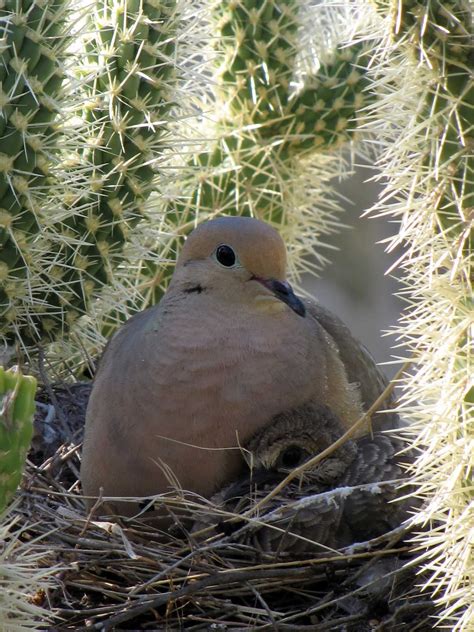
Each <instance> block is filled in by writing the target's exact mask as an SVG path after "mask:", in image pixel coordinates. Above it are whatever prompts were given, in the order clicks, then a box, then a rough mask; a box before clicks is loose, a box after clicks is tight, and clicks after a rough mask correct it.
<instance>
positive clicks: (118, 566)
mask: <svg viewBox="0 0 474 632" xmlns="http://www.w3.org/2000/svg"><path fill="white" fill-rule="evenodd" d="M89 393H90V384H89V383H76V384H73V385H67V384H57V385H54V386H48V387H47V388H45V389H44V390H43V391H42V392H41V393H40V396H39V406H38V410H37V415H36V420H35V426H36V434H35V438H34V441H33V445H32V451H31V454H30V458H29V460H28V463H27V467H26V472H25V477H24V484H23V486H22V490H21V491H20V492H19V498H18V505H17V506H16V509H15V513H16V516H17V519H18V521H19V526H20V528H21V529H22V530H23V531H22V535H21V538H22V540H23V541H29V542H30V543H31V547H32V548H33V549H34V550H36V551H38V552H42V553H43V557H42V560H43V563H44V565H49V566H55V567H57V569H58V570H57V572H56V573H55V574H54V576H53V589H52V590H51V591H50V592H49V594H47V595H45V596H44V599H43V606H44V607H45V608H46V609H47V610H49V611H50V612H51V613H52V615H53V621H55V623H54V624H53V625H48V629H49V630H51V631H52V632H53V631H54V632H56V631H58V632H59V631H62V630H76V631H80V630H94V629H98V630H180V629H186V630H222V631H224V630H229V631H230V630H232V631H238V630H281V631H284V632H286V631H300V630H301V631H311V632H318V631H321V632H323V631H336V632H397V631H402V630H405V631H406V630H409V631H410V632H427V631H428V630H433V628H434V624H435V621H436V619H435V616H436V611H435V608H434V605H433V603H432V601H431V600H430V599H429V598H428V597H427V595H425V594H420V591H419V589H418V588H417V586H418V585H419V584H420V575H419V569H417V568H416V565H415V564H414V563H413V562H411V563H410V561H411V560H413V559H414V553H413V547H412V546H411V545H410V543H409V541H407V536H408V535H409V533H408V530H407V529H406V528H402V527H401V528H399V529H396V530H395V531H393V532H391V533H390V534H387V535H386V536H383V537H379V538H376V539H374V540H371V541H370V542H366V543H359V544H357V545H355V546H353V547H351V548H349V549H344V550H341V551H334V552H332V551H329V552H326V553H324V554H321V551H320V549H319V550H318V549H317V548H316V547H315V554H314V556H313V557H306V558H305V559H289V558H287V557H285V555H284V553H283V554H275V553H272V554H269V553H266V552H265V551H262V550H258V548H257V547H256V546H251V545H249V544H242V543H239V542H238V541H236V540H235V538H233V535H232V534H228V533H227V534H226V530H225V529H222V528H219V526H218V528H217V533H216V531H215V530H214V532H213V533H212V535H210V534H209V533H208V534H206V533H204V534H202V535H201V536H199V534H198V536H196V534H194V533H193V532H191V531H189V530H187V529H186V528H185V527H184V526H183V522H182V520H181V518H180V516H182V515H184V514H186V513H188V514H190V515H196V512H197V513H200V514H201V515H202V514H205V515H206V518H207V521H208V522H209V520H210V519H213V520H214V522H215V523H216V524H217V525H219V521H221V520H222V517H221V516H220V515H219V513H218V511H217V510H216V509H215V508H213V507H212V505H211V504H210V503H208V502H207V503H206V501H205V500H203V499H199V498H195V497H194V498H193V497H184V496H181V495H173V496H167V497H166V499H165V505H166V507H167V508H168V511H169V513H170V515H171V516H172V517H173V519H174V525H173V527H172V528H170V529H168V530H167V531H162V530H159V529H158V528H156V527H154V526H153V525H152V524H150V523H149V522H148V523H147V520H146V514H143V516H142V518H140V519H127V520H125V519H124V520H122V521H115V522H108V521H104V520H99V519H97V518H96V517H94V515H93V514H92V515H87V512H86V510H85V507H84V503H83V500H82V498H81V490H80V483H79V480H78V478H79V470H80V458H81V442H82V433H83V427H84V416H85V409H86V405H87V400H88V397H89ZM247 528H252V525H250V526H249V525H247ZM255 528H256V529H257V528H258V527H257V526H255ZM37 598H38V597H37V596H36V599H37Z"/></svg>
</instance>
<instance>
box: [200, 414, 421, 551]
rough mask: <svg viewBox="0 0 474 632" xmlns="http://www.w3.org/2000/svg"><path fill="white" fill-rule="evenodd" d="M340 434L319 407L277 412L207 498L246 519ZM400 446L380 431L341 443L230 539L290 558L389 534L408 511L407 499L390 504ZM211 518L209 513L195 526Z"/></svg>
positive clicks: (399, 467) (394, 494) (401, 471)
mask: <svg viewBox="0 0 474 632" xmlns="http://www.w3.org/2000/svg"><path fill="white" fill-rule="evenodd" d="M342 431H343V425H342V423H341V421H340V419H338V418H337V416H336V415H335V414H334V413H333V412H332V411H330V410H329V409H328V408H327V407H326V406H322V405H314V404H309V405H304V406H302V407H300V408H298V409H295V410H291V411H287V412H286V413H284V414H280V415H277V416H276V417H275V418H273V419H272V420H271V422H270V423H269V424H268V426H267V427H265V428H263V429H260V430H259V431H258V432H257V433H256V434H255V435H254V437H252V438H251V440H250V441H249V442H248V444H247V445H246V446H245V448H246V449H245V450H244V451H243V454H244V455H245V460H246V462H247V471H244V472H243V473H242V474H241V476H240V477H239V478H238V479H237V480H235V481H234V482H233V483H231V484H230V485H228V486H226V487H224V488H223V489H222V490H221V491H220V492H218V493H217V494H215V495H214V496H213V498H212V499H211V501H212V502H213V503H214V505H215V506H216V507H217V508H218V509H219V510H220V511H222V510H224V511H225V512H230V513H235V514H240V515H242V514H246V515H248V516H251V515H252V512H251V510H252V508H253V507H255V505H256V504H257V503H258V502H259V501H260V500H262V499H263V498H264V497H265V496H266V495H267V494H268V493H269V492H270V491H271V490H272V489H273V488H274V487H275V486H276V485H277V484H278V483H280V482H281V481H282V480H283V479H284V478H285V477H286V476H287V474H288V473H289V472H290V471H291V470H292V469H294V468H295V467H298V466H300V465H302V464H304V463H305V462H307V461H309V460H310V459H311V458H312V457H314V456H315V455H317V454H318V453H320V452H321V451H322V450H324V449H326V448H327V447H329V446H330V445H332V444H333V443H334V441H335V440H336V439H337V438H338V436H340V435H341V434H342ZM401 447H402V446H401V442H398V441H397V440H395V439H393V438H389V437H388V436H386V435H384V434H382V433H380V432H375V433H374V434H373V435H372V436H369V435H367V436H364V437H360V438H358V439H355V440H349V441H347V442H346V443H344V444H342V445H341V446H340V447H339V448H337V449H336V450H335V451H334V452H333V453H332V454H330V455H329V456H328V457H326V458H324V459H323V460H322V461H320V462H318V463H316V464H315V465H314V466H310V467H309V468H308V469H307V470H306V471H304V473H303V475H302V476H300V477H298V478H296V479H293V480H292V481H290V482H289V483H288V484H287V486H286V487H285V488H283V489H282V490H281V491H280V492H279V494H278V495H277V496H275V497H274V498H271V499H270V500H269V501H268V503H267V504H265V505H263V506H262V507H261V508H260V509H259V512H258V523H257V524H255V523H253V524H252V523H251V522H248V523H247V522H244V521H241V522H239V523H238V528H239V529H238V531H236V532H235V535H234V537H235V538H236V539H237V540H239V541H243V542H247V543H252V544H253V545H254V546H256V547H257V548H258V549H260V550H261V551H264V552H267V553H274V552H277V551H278V553H280V554H283V555H284V554H291V555H292V556H294V555H297V554H305V553H309V552H311V553H318V552H319V553H320V552H324V551H327V549H328V548H331V549H337V548H340V547H344V546H348V545H350V544H353V543H354V542H361V541H366V540H369V539H371V538H374V537H377V536H380V535H382V534H384V533H386V532H388V531H391V530H392V529H394V528H395V527H397V526H398V525H399V524H401V523H402V522H403V521H404V520H405V519H406V518H407V517H408V516H409V509H410V507H411V504H412V501H409V500H403V501H397V502H391V501H394V500H395V499H396V498H397V495H398V494H399V492H397V490H398V487H399V482H400V481H402V480H403V478H404V477H405V471H404V469H403V466H402V463H401V461H402V460H403V459H404V457H402V456H399V455H398V453H397V451H398V449H400V448H401ZM211 521H212V517H211V515H210V514H209V515H208V516H207V517H206V521H205V522H201V523H197V525H196V527H195V530H199V529H200V528H202V527H204V526H208V524H210V523H211ZM263 523H265V524H263ZM221 526H222V527H224V528H225V524H224V523H221Z"/></svg>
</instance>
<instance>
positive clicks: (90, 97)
mask: <svg viewBox="0 0 474 632" xmlns="http://www.w3.org/2000/svg"><path fill="white" fill-rule="evenodd" d="M79 17H82V21H83V22H84V23H85V27H84V29H83V31H84V32H85V34H83V33H82V32H81V31H80V30H78V29H77V28H76V27H75V25H74V24H73V19H74V16H71V12H70V10H69V8H68V6H67V5H66V2H65V0H33V2H31V1H30V0H24V1H22V0H18V1H15V2H7V3H6V4H4V5H2V9H1V10H0V36H1V40H0V41H1V49H0V54H1V57H2V64H1V65H0V74H1V76H0V80H1V81H2V84H1V90H0V108H1V117H0V128H1V129H0V131H1V134H2V138H3V142H2V152H3V153H1V154H0V196H1V197H0V242H1V243H2V246H3V248H2V252H1V255H0V318H1V320H0V334H1V335H2V337H3V339H4V340H5V341H7V342H12V341H13V340H20V341H21V342H22V343H23V344H31V343H34V342H38V341H40V340H46V341H47V340H54V339H56V338H58V337H59V336H60V335H62V334H63V333H64V332H65V331H67V330H68V328H69V327H70V326H71V325H72V324H73V323H74V321H75V320H76V319H77V317H78V316H79V315H81V314H83V313H85V312H86V311H87V308H88V305H89V304H90V303H91V301H92V300H93V299H94V298H95V297H96V296H97V295H98V294H99V291H100V289H101V287H102V286H103V285H104V284H107V283H110V282H111V280H112V278H113V274H114V269H115V268H116V267H117V265H118V264H119V263H121V262H122V261H123V256H122V250H123V246H124V244H125V243H126V242H127V240H128V239H129V232H130V230H131V229H133V227H134V226H135V225H136V223H137V221H138V219H140V218H141V216H142V215H143V205H144V201H145V200H146V198H147V196H148V195H149V193H150V191H151V188H152V180H153V175H154V171H153V168H152V162H153V161H154V160H155V157H156V155H157V153H158V152H161V153H162V152H163V151H164V146H163V135H164V132H165V130H166V123H167V121H168V120H169V117H167V114H168V113H169V108H170V106H171V96H170V87H172V85H173V81H174V72H175V60H174V50H175V45H176V24H177V21H178V19H179V11H178V9H177V6H176V2H175V0H143V1H141V2H138V1H137V2H135V1H133V0H128V1H126V0H123V1H121V0H117V1H115V0H103V2H99V3H97V4H96V5H95V6H94V10H93V11H92V15H91V16H90V17H87V18H84V16H79ZM74 29H75V30H76V33H75V41H74V42H73V44H74V46H75V48H76V53H77V55H72V59H76V58H81V57H84V49H85V50H86V51H87V63H85V64H84V63H82V60H81V66H80V68H77V67H72V68H71V67H68V66H67V65H66V61H67V60H68V59H69V57H70V56H71V55H70V53H69V52H68V51H67V50H66V49H67V46H68V45H69V44H70V41H71V37H72V33H73V30H74ZM87 33H91V35H90V36H88V35H87ZM78 42H79V44H83V46H84V49H82V48H81V49H80V51H79V52H78V51H77V48H78ZM79 48H80V46H79ZM68 55H69V57H68ZM65 74H67V82H65V81H64V76H65ZM78 75H79V76H80V78H79V79H78V78H77V77H78ZM73 91H76V92H78V96H77V98H76V108H80V109H79V110H76V114H79V113H81V112H80V110H82V112H85V113H84V114H83V116H82V124H80V125H79V126H77V117H76V121H74V123H75V125H76V128H73V129H69V127H68V125H69V124H68V120H69V119H70V118H71V114H72V113H73V109H72V105H71V104H70V94H71V93H72V92H73ZM72 133H74V135H72ZM120 298H121V299H122V300H125V297H123V296H122V297H120Z"/></svg>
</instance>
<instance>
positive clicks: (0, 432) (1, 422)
mask: <svg viewBox="0 0 474 632" xmlns="http://www.w3.org/2000/svg"><path fill="white" fill-rule="evenodd" d="M35 392H36V379H35V378H34V377H31V376H25V375H22V374H21V373H20V371H18V369H17V368H16V367H15V368H13V369H10V370H8V371H6V370H5V369H3V368H2V367H0V512H1V511H2V510H3V509H4V508H5V506H6V505H7V503H8V502H9V501H10V499H11V498H12V496H13V494H14V493H15V491H16V489H17V487H18V485H19V483H20V480H21V474H22V472H23V466H24V463H25V458H26V454H27V452H28V448H29V447H30V442H31V438H32V436H33V414H34V411H35Z"/></svg>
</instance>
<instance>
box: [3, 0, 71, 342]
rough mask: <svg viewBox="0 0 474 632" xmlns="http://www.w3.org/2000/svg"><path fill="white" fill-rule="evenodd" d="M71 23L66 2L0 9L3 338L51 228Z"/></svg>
mask: <svg viewBox="0 0 474 632" xmlns="http://www.w3.org/2000/svg"><path fill="white" fill-rule="evenodd" d="M64 19H65V8H64V2H63V1H62V0H54V1H49V2H46V1H44V0H43V1H39V0H37V1H36V2H31V0H15V1H14V2H13V1H11V0H10V1H6V2H4V3H2V8H1V9H0V54H1V57H2V63H1V64H0V137H1V141H2V142H1V150H0V322H1V325H0V334H1V335H2V337H6V338H10V335H9V334H11V332H12V331H13V329H14V325H15V323H16V322H17V319H18V317H19V315H20V312H21V310H22V305H26V304H27V303H28V301H29V300H30V295H29V288H30V287H31V281H32V276H33V275H32V274H31V273H30V269H31V266H32V265H33V260H34V255H35V252H37V251H38V250H37V247H36V246H35V245H34V241H35V238H36V237H37V235H38V234H39V233H40V232H41V229H42V225H43V224H45V223H48V222H49V218H48V217H47V216H46V214H47V212H48V209H49V204H48V203H47V201H46V197H47V192H48V188H49V186H50V183H51V177H50V171H51V167H52V165H53V164H55V161H56V158H57V153H58V142H57V139H58V134H59V132H58V130H57V128H56V127H55V121H56V119H57V117H58V114H59V112H60V109H61V108H60V99H59V96H60V93H61V91H62V89H63V88H62V85H63V79H64V71H63V67H62V63H61V55H62V52H63V49H64V46H65V45H66V43H67V40H66V38H62V39H61V38H59V37H58V35H59V34H60V33H61V30H62V29H63V25H64Z"/></svg>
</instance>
